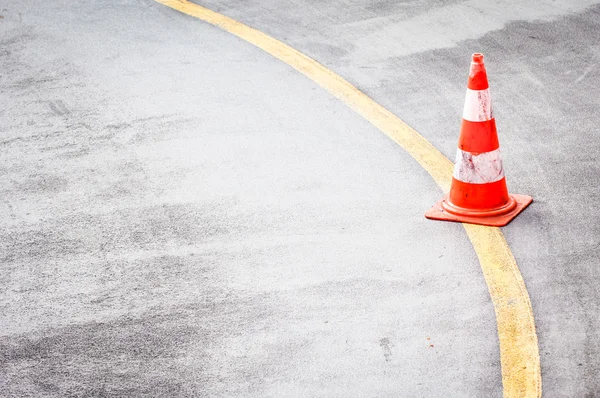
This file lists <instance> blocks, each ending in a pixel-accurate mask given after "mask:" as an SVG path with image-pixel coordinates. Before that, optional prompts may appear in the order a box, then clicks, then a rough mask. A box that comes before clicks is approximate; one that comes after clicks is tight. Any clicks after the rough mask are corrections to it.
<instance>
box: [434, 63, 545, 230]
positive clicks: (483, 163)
mask: <svg viewBox="0 0 600 398" xmlns="http://www.w3.org/2000/svg"><path fill="white" fill-rule="evenodd" d="M472 59H473V60H472V62H471V68H470V73H469V79H468V82H467V95H466V98H465V107H464V110H463V121H462V125H461V129H460V138H459V140H458V148H457V156H456V163H455V166H454V175H453V178H452V185H451V187H450V193H449V194H448V195H447V196H445V197H444V198H442V199H441V200H440V201H438V202H437V203H436V204H435V205H434V206H433V207H432V208H431V209H430V210H429V211H428V212H427V213H425V217H427V218H430V219H434V220H444V221H456V222H465V223H471V224H480V225H488V226H496V227H501V226H504V225H506V224H508V223H509V222H510V221H512V220H513V219H514V218H515V217H516V216H517V215H518V214H519V213H520V212H521V211H523V209H525V208H526V207H527V206H528V205H529V204H530V203H531V202H532V201H533V199H532V198H531V197H530V196H525V195H513V194H509V193H508V189H507V187H506V178H505V177H504V168H503V167H502V159H501V158H500V144H499V142H498V133H497V131H496V121H495V120H494V116H493V112H492V103H491V99H490V95H489V85H488V80H487V73H486V70H485V65H484V63H483V55H482V54H473V58H472Z"/></svg>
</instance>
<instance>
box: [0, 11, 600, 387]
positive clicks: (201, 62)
mask: <svg viewBox="0 0 600 398" xmlns="http://www.w3.org/2000/svg"><path fill="white" fill-rule="evenodd" d="M592 3H593V2H589V1H588V2H585V1H576V2H573V1H570V2H567V1H563V2H549V1H548V2H541V1H536V2H535V3H534V2H532V4H533V5H532V6H527V5H521V4H520V2H516V1H514V2H507V1H495V2H488V1H484V2H468V1H467V2H465V1H453V2H451V1H448V2H427V3H425V2H420V1H414V2H389V1H387V2H360V1H341V0H339V1H331V2H327V3H326V4H321V3H320V2H309V1H292V0H290V1H286V2H285V4H284V6H282V4H281V2H279V1H275V0H261V1H258V0H253V1H236V0H226V1H225V0H222V1H203V2H202V4H203V5H205V6H208V7H210V8H212V9H215V10H216V11H219V12H222V13H224V14H226V15H230V16H232V17H234V18H236V19H238V20H241V21H242V22H245V23H247V24H249V25H251V26H253V27H256V28H258V29H260V30H263V31H265V32H266V33H268V34H271V35H273V36H274V37H276V38H278V39H281V40H283V41H285V42H286V43H288V44H290V45H292V46H294V47H295V48H297V49H299V50H300V51H302V52H305V53H306V54H308V55H310V56H312V57H313V58H315V59H317V60H318V61H320V62H322V63H323V64H325V65H326V66H328V67H330V68H331V69H333V70H334V71H336V72H337V73H339V74H341V75H342V76H344V77H345V78H347V79H348V80H350V81H351V82H352V83H353V84H355V85H357V86H358V87H359V88H361V89H362V90H363V91H365V92H366V93H367V94H369V95H370V96H372V97H373V98H374V99H375V100H376V101H378V102H380V103H381V104H383V105H384V106H386V107H387V108H388V109H390V110H392V111H393V112H394V113H396V114H397V115H398V116H400V117H401V118H402V119H404V120H405V121H407V122H408V123H409V124H410V125H411V126H413V127H415V128H416V129H417V130H418V131H419V132H420V133H422V134H423V135H424V136H425V137H426V138H427V139H429V140H430V141H431V142H432V143H433V144H434V145H435V146H436V147H438V148H439V149H440V150H441V151H442V152H444V154H446V155H447V156H448V157H450V158H453V155H454V151H455V147H456V139H457V134H458V128H459V123H460V119H459V118H460V109H461V107H462V100H463V95H464V89H465V78H466V76H465V75H466V72H467V71H466V68H467V67H468V59H469V55H470V53H471V52H474V51H482V52H484V53H485V54H486V60H487V67H488V73H489V76H490V83H491V86H492V87H491V89H492V95H493V97H494V104H495V113H496V117H497V122H498V127H499V132H500V139H501V144H502V149H503V157H504V159H505V163H506V169H507V174H508V183H509V187H510V188H511V190H512V191H514V192H518V193H527V194H531V195H533V196H534V198H535V200H536V201H535V202H534V204H533V205H532V206H531V207H530V208H529V209H528V210H527V211H526V212H525V213H523V214H522V215H521V216H519V218H517V219H516V220H515V221H514V222H513V223H512V224H511V225H509V226H508V227H507V228H505V229H504V231H505V234H506V236H507V239H508V240H509V243H510V246H511V248H512V250H513V253H514V254H515V257H516V259H517V262H518V263H519V266H520V268H521V272H522V273H523V276H524V279H525V282H526V284H527V286H528V290H529V293H530V296H531V299H532V303H533V306H534V312H535V317H536V323H537V327H538V337H539V340H540V354H541V357H542V374H543V381H544V391H545V395H546V396H548V397H563V396H564V397H579V396H581V397H593V396H596V395H597V394H598V393H600V384H599V382H598V378H597V375H598V371H599V369H600V366H599V364H598V359H597V358H598V357H599V354H600V346H599V343H598V341H599V337H600V336H599V332H598V331H597V330H596V325H598V324H600V322H599V321H600V319H598V318H599V317H600V311H599V309H600V308H598V307H599V304H598V303H599V301H598V298H599V296H600V291H599V288H598V284H597V281H598V279H599V278H598V276H600V275H599V273H600V270H598V265H599V264H600V261H599V260H598V254H597V250H595V249H598V247H599V246H600V238H599V236H600V235H599V232H600V231H599V229H600V227H599V225H598V223H597V222H595V221H594V220H596V219H598V215H599V214H598V213H599V211H598V210H596V208H595V206H594V205H593V204H594V203H595V202H597V199H599V196H600V192H599V188H598V184H597V183H596V179H597V175H598V168H599V162H598V149H597V148H598V147H597V144H596V141H597V140H596V139H595V138H596V136H595V135H596V126H597V125H598V123H599V122H600V120H599V119H600V116H599V114H598V112H597V111H596V109H597V108H598V105H600V104H599V96H597V95H595V94H594V91H593V90H594V87H598V85H599V83H600V72H599V71H600V66H599V65H600V62H599V61H600V47H599V46H598V44H597V43H599V42H600V41H599V39H600V37H599V36H600V29H599V28H600V7H598V6H594V5H593V4H592ZM0 15H2V16H3V17H4V18H2V19H0V70H2V71H3V73H2V74H1V75H0V105H1V108H0V126H2V128H1V129H0V154H1V156H0V190H1V191H2V195H1V198H2V202H0V271H1V272H0V395H2V396H15V397H20V396H36V397H37V396H49V397H50V396H132V397H134V396H403V397H413V396H414V397H448V396H453V397H454V396H465V397H467V396H468V397H475V396H476V397H494V396H501V395H502V386H501V380H500V364H499V352H498V343H497V336H496V328H495V318H494V312H493V307H492V304H491V302H490V299H489V294H488V292H487V288H486V286H485V283H484V280H483V277H482V276H481V272H480V270H479V265H478V262H477V259H476V257H475V254H474V253H473V250H472V248H471V247H470V244H469V241H468V239H467V237H466V235H465V234H464V231H463V230H462V227H460V225H457V224H447V223H435V222H431V221H427V220H425V219H424V218H423V212H424V210H426V209H427V208H428V207H429V206H430V205H431V204H432V203H434V202H435V200H437V199H438V198H439V196H440V194H441V193H440V191H439V189H438V188H437V187H436V186H435V184H434V183H433V181H432V180H431V179H430V177H429V176H428V175H427V174H426V173H425V172H424V171H423V170H422V169H421V168H420V167H419V166H418V165H417V164H416V163H415V162H414V161H413V160H412V159H411V158H410V157H409V156H408V155H406V154H405V153H404V152H403V151H402V150H401V149H400V148H399V147H397V146H396V145H395V144H394V143H392V142H391V141H390V140H389V139H387V138H386V137H385V136H383V134H381V133H380V132H379V131H377V130H376V129H375V128H374V127H372V126H371V125H370V124H368V123H367V122H365V121H364V120H363V119H362V118H360V117H359V116H358V115H356V114H355V113H353V112H352V111H351V110H349V109H348V108H347V107H345V106H344V105H342V104H341V103H340V102H339V101H338V100H336V99H335V98H333V97H331V96H330V95H329V94H327V93H326V92H324V91H323V90H322V89H320V88H319V87H317V86H316V85H315V84H314V83H312V82H311V81H309V80H308V79H306V78H304V77H303V76H301V75H299V74H298V73H297V72H295V71H294V70H292V69H291V68H289V67H287V66H286V65H284V64H281V63H280V62H279V61H276V60H274V59H272V58H271V57H269V56H268V55H266V54H264V53H262V52H261V51H260V50H257V49H255V48H254V47H252V46H250V45H248V44H246V43H244V42H243V41H241V40H239V39H237V38H234V37H232V36H231V35H228V34H226V33H224V32H222V31H220V30H219V29H216V28H213V27H210V26H207V25H206V24H204V23H202V22H200V21H198V20H194V19H192V18H190V17H187V16H184V15H181V14H179V13H177V12H175V11H173V10H170V9H168V8H166V7H164V6H161V5H159V4H156V3H154V2H152V1H150V0H139V1H134V0H121V1H111V2H108V1H101V2H85V1H75V2H68V3H66V2H65V3H60V4H55V3H54V2H43V1H7V0H0ZM4 71H8V73H5V72H4Z"/></svg>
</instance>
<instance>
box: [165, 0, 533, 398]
mask: <svg viewBox="0 0 600 398" xmlns="http://www.w3.org/2000/svg"><path fill="white" fill-rule="evenodd" d="M156 1H157V2H159V3H161V4H164V5H166V6H168V7H171V8H173V9H175V10H177V11H180V12H182V13H185V14H188V15H190V16H193V17H195V18H198V19H201V20H202V21H205V22H208V23H210V24H212V25H214V26H217V27H219V28H221V29H223V30H225V31H227V32H229V33H232V34H234V35H235V36H237V37H239V38H241V39H243V40H245V41H247V42H248V43H251V44H253V45H255V46H256V47H258V48H260V49H262V50H264V51H265V52H267V53H269V54H271V55H272V56H273V57H275V58H277V59H279V60H281V61H283V62H285V63H286V64H288V65H290V66H291V67H293V68H294V69H296V70H297V71H299V72H300V73H302V74H304V75H305V76H307V77H308V78H309V79H311V80H313V81H314V82H315V83H317V84H318V85H320V86H321V87H323V88H324V89H326V90H327V91H329V92H330V93H331V94H333V95H334V96H335V97H337V98H339V99H340V100H342V101H343V102H344V103H346V104H347V105H348V106H349V107H350V108H352V109H353V110H354V111H356V112H357V113H359V114H360V115H361V116H362V117H364V118H365V119H366V120H368V121H369V122H371V123H372V124H373V125H374V126H376V127H377V128H378V129H379V130H381V131H382V132H383V133H384V134H386V135H387V136H388V137H390V138H391V139H392V140H394V141H395V142H396V143H398V145H400V146H401V147H402V148H404V149H405V150H406V151H407V152H408V153H409V154H410V155H411V156H412V157H413V158H414V159H415V160H416V161H417V162H419V164H420V165H421V166H422V167H423V168H424V169H425V170H426V171H427V172H428V173H429V174H430V175H431V176H432V177H433V179H434V180H435V182H436V183H437V184H438V185H439V186H440V187H441V188H442V190H443V191H444V192H448V190H449V189H450V181H451V177H452V170H453V164H452V162H451V161H450V160H448V158H446V157H445V156H444V155H443V154H442V153H441V152H440V151H438V150H437V149H436V148H435V147H434V146H433V145H431V144H430V143H429V141H427V140H426V139H425V138H424V137H423V136H421V135H420V134H419V133H417V132H416V131H415V130H413V129H412V128H411V127H409V126H408V125H407V124H406V123H404V122H403V121H402V120H400V119H399V118H398V117H396V116H395V115H394V114H393V113H391V112H390V111H388V110H387V109H385V108H384V107H383V106H381V105H379V104H378V103H376V102H375V101H373V100H372V99H371V98H369V97H368V96H366V95H365V94H364V93H362V92H361V91H360V90H358V89H357V88H356V87H354V86H353V85H352V84H350V83H349V82H347V81H346V80H344V79H343V78H342V77H341V76H339V75H337V74H336V73H334V72H332V71H331V70H329V69H327V68H326V67H325V66H323V65H321V64H320V63H318V62H317V61H315V60H314V59H312V58H309V57H307V56H306V55H304V54H302V53H301V52H299V51H297V50H295V49H293V48H292V47H290V46H288V45H286V44H284V43H282V42H280V41H279V40H276V39H274V38H272V37H270V36H268V35H266V34H264V33H262V32H260V31H258V30H256V29H253V28H250V27H249V26H246V25H244V24H242V23H240V22H238V21H236V20H234V19H231V18H229V17H226V16H224V15H221V14H219V13H216V12H214V11H211V10H209V9H207V8H204V7H201V6H199V5H197V4H194V3H190V2H189V1H187V0H156ZM463 225H464V227H465V229H466V231H467V235H468V236H469V239H470V240H471V242H472V244H473V248H474V249H475V252H476V253H477V257H478V258H479V263H480V265H481V269H482V271H483V275H484V277H485V281H486V283H487V286H488V289H489V292H490V296H491V298H492V302H493V304H494V309H495V312H496V321H497V326H498V337H499V341H500V361H501V364H502V384H503V389H504V396H505V397H511V398H512V397H519V398H521V397H541V394H542V378H541V372H540V358H539V352H538V341H537V335H536V332H535V323H534V319H533V310H532V308H531V302H530V300H529V295H528V294H527V289H526V288H525V283H524V282H523V278H522V276H521V273H520V272H519V267H518V266H517V263H516V261H515V259H514V257H513V255H512V253H511V251H510V248H509V247H508V244H507V243H506V240H505V239H504V235H503V234H502V232H501V231H500V229H498V228H490V227H482V226H477V225H469V224H463Z"/></svg>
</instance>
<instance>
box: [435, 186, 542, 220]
mask: <svg viewBox="0 0 600 398" xmlns="http://www.w3.org/2000/svg"><path fill="white" fill-rule="evenodd" d="M510 197H511V199H514V203H515V205H514V206H513V203H512V200H511V201H510V202H509V206H508V208H505V210H506V211H504V212H502V211H500V212H499V211H498V209H495V210H490V211H475V212H473V211H469V210H467V211H465V212H464V213H461V212H460V210H459V209H457V208H456V207H455V206H453V205H451V204H449V203H448V202H447V201H448V195H446V196H444V197H443V198H442V199H441V200H440V201H438V202H437V203H436V204H435V205H433V207H432V208H431V209H429V210H428V211H427V212H426V213H425V217H427V218H429V219H430V220H441V221H454V222H463V223H468V224H478V225H487V226H488V227H503V226H505V225H507V224H508V223H509V222H511V221H512V220H513V219H514V218H515V217H516V216H518V215H519V213H520V212H522V211H523V210H524V209H525V208H526V207H527V206H529V204H531V202H533V198H532V197H531V196H527V195H517V194H511V195H510ZM448 207H452V208H453V209H454V211H452V212H449V211H447V210H446V208H448ZM499 213H500V214H499Z"/></svg>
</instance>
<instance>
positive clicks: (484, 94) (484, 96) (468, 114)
mask: <svg viewBox="0 0 600 398" xmlns="http://www.w3.org/2000/svg"><path fill="white" fill-rule="evenodd" d="M493 117H494V113H493V112H492V98H491V97H490V90H489V89H485V90H471V89H469V88H468V89H467V95H466V96H465V108H464V110H463V119H465V120H468V121H470V122H485V121H486V120H491V119H492V118H493Z"/></svg>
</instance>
